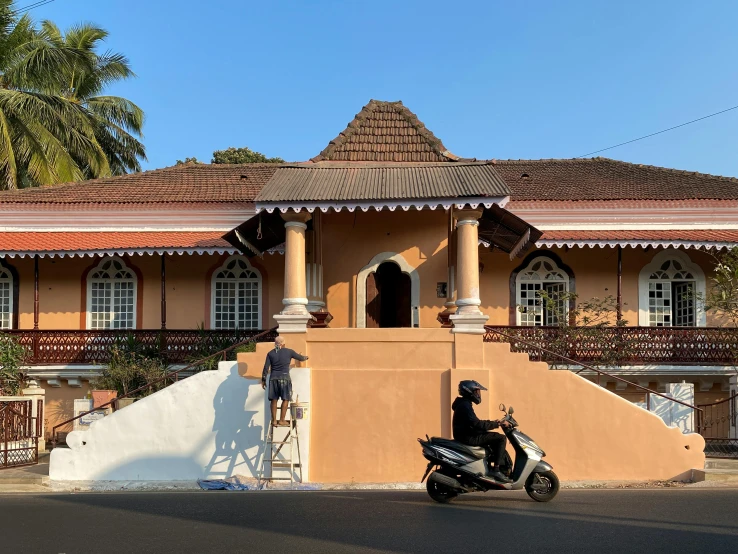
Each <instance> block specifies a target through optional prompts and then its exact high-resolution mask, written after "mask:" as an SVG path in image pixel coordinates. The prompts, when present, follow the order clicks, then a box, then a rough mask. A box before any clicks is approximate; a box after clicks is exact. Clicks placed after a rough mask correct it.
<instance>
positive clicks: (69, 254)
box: [0, 245, 284, 258]
mask: <svg viewBox="0 0 738 554" xmlns="http://www.w3.org/2000/svg"><path fill="white" fill-rule="evenodd" d="M238 253H239V250H238V249H236V248H233V247H222V248H221V247H217V248H118V249H110V250H69V251H46V252H33V251H17V252H2V251H0V258H16V257H17V258H25V257H30V258H32V257H33V256H38V257H39V258H85V257H87V258H94V257H96V256H123V255H128V256H144V255H149V256H153V255H162V254H170V255H173V254H178V255H180V256H184V255H195V254H198V255H213V254H215V255H222V254H229V255H233V254H238ZM266 253H267V254H272V255H273V254H282V255H284V245H280V246H275V247H274V248H270V249H269V250H267V251H266Z"/></svg>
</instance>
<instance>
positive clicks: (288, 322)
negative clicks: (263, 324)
mask: <svg viewBox="0 0 738 554" xmlns="http://www.w3.org/2000/svg"><path fill="white" fill-rule="evenodd" d="M274 319H276V320H277V323H279V327H277V332H278V333H279V334H280V335H285V334H289V333H307V324H308V322H309V321H310V320H311V319H313V316H311V315H310V314H309V313H305V314H278V315H275V316H274Z"/></svg>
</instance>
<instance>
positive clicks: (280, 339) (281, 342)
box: [274, 337, 284, 346]
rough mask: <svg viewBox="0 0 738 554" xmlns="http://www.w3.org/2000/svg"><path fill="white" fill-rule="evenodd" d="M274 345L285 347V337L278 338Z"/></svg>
mask: <svg viewBox="0 0 738 554" xmlns="http://www.w3.org/2000/svg"><path fill="white" fill-rule="evenodd" d="M274 344H278V345H279V346H284V337H277V338H276V339H274Z"/></svg>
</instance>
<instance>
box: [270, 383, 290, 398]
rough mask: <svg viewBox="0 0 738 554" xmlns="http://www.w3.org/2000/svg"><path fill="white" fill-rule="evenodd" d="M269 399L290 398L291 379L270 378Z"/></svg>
mask: <svg viewBox="0 0 738 554" xmlns="http://www.w3.org/2000/svg"><path fill="white" fill-rule="evenodd" d="M269 400H292V380H290V379H270V380H269Z"/></svg>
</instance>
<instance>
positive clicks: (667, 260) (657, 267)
mask: <svg viewBox="0 0 738 554" xmlns="http://www.w3.org/2000/svg"><path fill="white" fill-rule="evenodd" d="M638 284H639V289H640V291H639V296H640V309H639V312H640V314H639V323H640V324H641V325H647V326H649V327H694V326H697V325H704V324H705V323H704V321H703V319H704V317H703V314H701V313H700V312H701V310H699V309H698V305H697V300H698V298H699V297H700V296H703V295H704V294H705V274H704V272H703V271H702V269H701V268H700V267H699V266H697V265H696V264H693V263H692V261H691V260H690V259H689V257H688V256H687V255H686V254H684V253H682V252H679V251H675V250H668V251H664V252H660V253H658V254H657V255H656V256H654V259H653V261H652V262H651V263H650V264H648V265H647V266H646V267H644V268H643V270H642V271H641V275H640V279H639V283H638Z"/></svg>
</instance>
